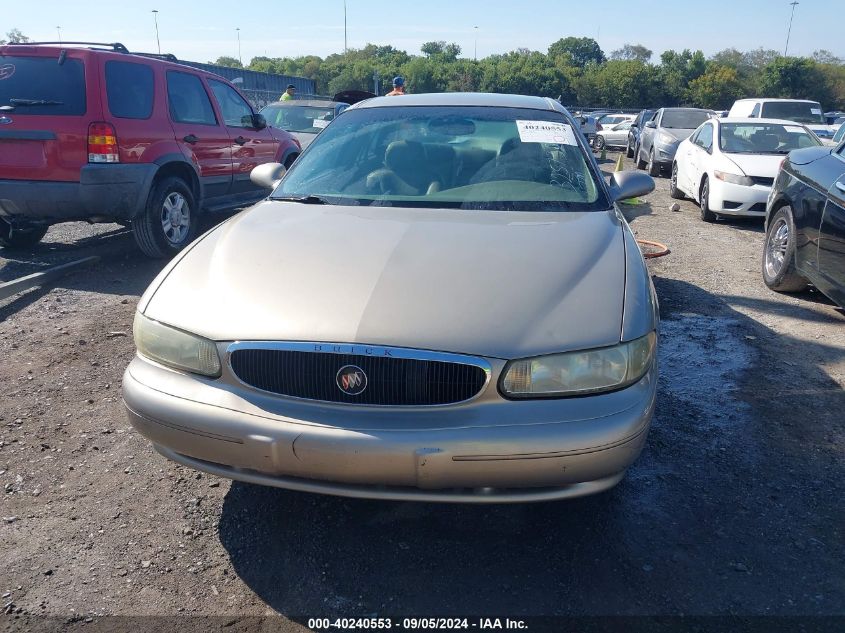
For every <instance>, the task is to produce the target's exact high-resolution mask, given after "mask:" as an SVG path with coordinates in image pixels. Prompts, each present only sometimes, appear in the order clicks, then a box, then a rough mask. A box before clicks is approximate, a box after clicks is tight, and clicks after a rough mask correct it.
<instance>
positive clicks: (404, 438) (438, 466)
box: [123, 94, 658, 503]
mask: <svg viewBox="0 0 845 633" xmlns="http://www.w3.org/2000/svg"><path fill="white" fill-rule="evenodd" d="M253 179H254V180H255V181H256V182H258V183H260V184H263V185H264V186H267V187H268V188H270V189H272V193H271V194H270V195H269V198H267V199H266V200H265V201H263V202H261V203H259V204H257V205H255V206H254V207H252V208H251V209H248V210H246V211H244V212H242V213H241V214H239V215H237V216H235V217H233V218H231V219H230V220H228V221H226V222H224V223H223V224H221V225H219V226H217V227H215V228H214V229H212V230H211V231H209V232H208V233H206V234H205V235H204V236H202V237H201V238H199V239H198V240H196V242H194V243H193V244H192V245H191V246H189V247H188V248H187V249H185V250H184V251H183V252H182V253H180V254H179V255H178V256H177V257H176V258H175V259H174V260H173V261H172V262H171V263H170V264H169V265H168V266H167V267H166V268H165V269H164V270H163V271H162V272H161V274H160V275H159V276H158V277H157V278H156V279H155V281H154V282H153V283H152V285H151V286H150V288H149V289H148V290H147V292H146V293H145V294H144V296H143V297H142V298H141V301H140V303H139V305H138V311H137V314H136V317H135V326H134V334H135V343H136V346H137V350H138V352H137V356H136V357H135V358H134V360H133V361H132V362H131V364H130V365H129V367H128V368H127V370H126V374H125V376H124V382H123V395H124V400H125V403H126V408H127V410H128V414H129V420H130V421H131V423H132V425H133V426H134V427H135V428H136V429H137V430H138V431H139V432H140V433H141V434H143V435H144V436H145V437H147V438H148V439H149V440H150V441H151V442H152V443H153V445H154V446H155V448H156V450H158V451H159V452H160V453H161V454H162V455H164V456H165V457H167V458H169V459H172V460H174V461H176V462H179V463H181V464H184V465H187V466H190V467H192V468H195V469H197V470H201V471H206V472H210V473H214V474H217V475H220V476H223V477H228V478H231V479H236V480H241V481H246V482H252V483H255V484H263V485H268V486H278V487H282V488H289V489H294V490H302V491H309V492H315V493H327V494H335V495H345V496H351V497H369V498H381V499H397V500H400V499H401V500H421V501H446V502H487V503H493V502H497V503H502V502H525V501H544V500H552V499H563V498H569V497H576V496H580V495H586V494H591V493H596V492H599V491H602V490H606V489H608V488H610V487H612V486H614V485H615V484H617V483H618V482H619V481H620V480H621V479H622V477H623V476H624V474H625V471H626V469H627V468H628V467H629V466H630V465H631V463H632V462H634V460H635V459H636V458H637V456H638V455H639V453H640V451H641V450H642V448H643V444H644V442H645V440H646V435H647V432H648V428H649V424H650V421H651V418H652V414H653V411H654V402H655V393H656V386H657V363H656V346H657V326H658V312H657V300H656V297H655V293H654V288H653V286H652V284H651V280H650V278H649V275H648V271H647V270H646V266H645V263H644V261H643V257H642V255H641V254H640V251H639V249H638V247H637V243H636V241H635V239H634V236H633V234H632V233H631V230H630V228H629V227H628V225H627V223H626V222H625V219H624V218H623V216H622V214H621V213H620V212H619V209H618V208H617V206H616V203H617V202H618V201H619V200H622V199H625V198H630V197H633V196H639V195H644V194H646V193H648V192H649V191H651V190H652V189H653V187H654V183H653V181H652V180H651V178H650V177H648V176H647V175H645V174H642V173H637V172H618V173H616V174H614V175H613V176H612V177H611V179H610V182H609V183H608V182H606V181H605V180H604V179H603V178H602V175H601V172H600V171H599V169H598V166H597V164H596V162H595V159H594V158H593V156H592V153H591V152H590V150H589V148H588V147H587V145H586V141H585V140H584V138H583V136H581V134H580V132H579V130H578V126H577V124H576V123H575V122H574V121H573V119H572V117H571V116H570V115H569V114H568V113H567V112H566V110H565V109H564V108H562V107H561V106H560V104H559V103H557V102H556V101H552V100H550V99H543V98H539V97H525V96H510V95H492V94H430V95H410V96H404V97H402V98H376V99H371V100H369V101H365V102H362V103H359V104H356V105H355V106H353V107H351V108H349V109H348V110H346V111H345V112H344V113H342V114H341V115H340V116H338V117H337V118H336V119H335V120H334V121H332V122H331V123H330V124H329V125H328V126H327V127H326V128H325V130H324V131H323V132H322V133H321V134H320V135H319V136H318V137H317V138H316V140H315V141H314V142H313V144H312V145H311V146H310V147H309V148H308V149H307V150H306V151H305V152H304V153H303V154H302V156H301V157H300V158H299V159H298V160H297V161H296V163H295V164H294V165H293V167H292V168H291V169H290V170H289V171H288V172H287V173H284V168H283V167H282V166H281V165H264V166H262V167H259V168H256V171H255V172H253Z"/></svg>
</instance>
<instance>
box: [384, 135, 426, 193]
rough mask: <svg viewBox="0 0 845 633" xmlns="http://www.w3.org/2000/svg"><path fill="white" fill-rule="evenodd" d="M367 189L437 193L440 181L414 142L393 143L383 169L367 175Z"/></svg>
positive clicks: (391, 191) (388, 147)
mask: <svg viewBox="0 0 845 633" xmlns="http://www.w3.org/2000/svg"><path fill="white" fill-rule="evenodd" d="M367 188H368V189H369V190H371V191H373V190H374V191H377V192H380V193H386V194H390V193H393V194H399V195H405V196H419V195H423V194H427V193H434V192H436V191H440V188H441V182H440V179H439V178H438V177H437V174H436V173H435V172H434V171H433V170H432V169H431V168H430V166H429V164H428V161H427V160H426V155H425V149H424V148H423V146H422V144H421V143H418V142H416V141H393V142H392V143H390V145H388V146H387V149H386V150H385V152H384V168H382V169H377V170H376V171H374V172H372V173H371V174H370V175H368V176H367Z"/></svg>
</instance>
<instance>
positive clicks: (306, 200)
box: [270, 196, 331, 204]
mask: <svg viewBox="0 0 845 633" xmlns="http://www.w3.org/2000/svg"><path fill="white" fill-rule="evenodd" d="M270 199H271V200H282V201H283V202H301V203H302V204H331V202H329V201H328V200H326V199H325V198H321V197H320V196H272V197H271V198H270Z"/></svg>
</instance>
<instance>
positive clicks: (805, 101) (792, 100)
mask: <svg viewBox="0 0 845 633" xmlns="http://www.w3.org/2000/svg"><path fill="white" fill-rule="evenodd" d="M740 101H753V102H754V103H757V102H758V101H767V102H768V101H791V102H792V103H818V101H813V100H812V99H775V98H769V97H761V98H758V99H737V100H736V101H735V103H739V102H740Z"/></svg>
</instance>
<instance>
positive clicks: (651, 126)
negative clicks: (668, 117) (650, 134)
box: [645, 121, 657, 129]
mask: <svg viewBox="0 0 845 633" xmlns="http://www.w3.org/2000/svg"><path fill="white" fill-rule="evenodd" d="M645 126H646V127H647V128H652V129H653V128H656V127H657V123H655V122H654V121H646V124H645Z"/></svg>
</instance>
